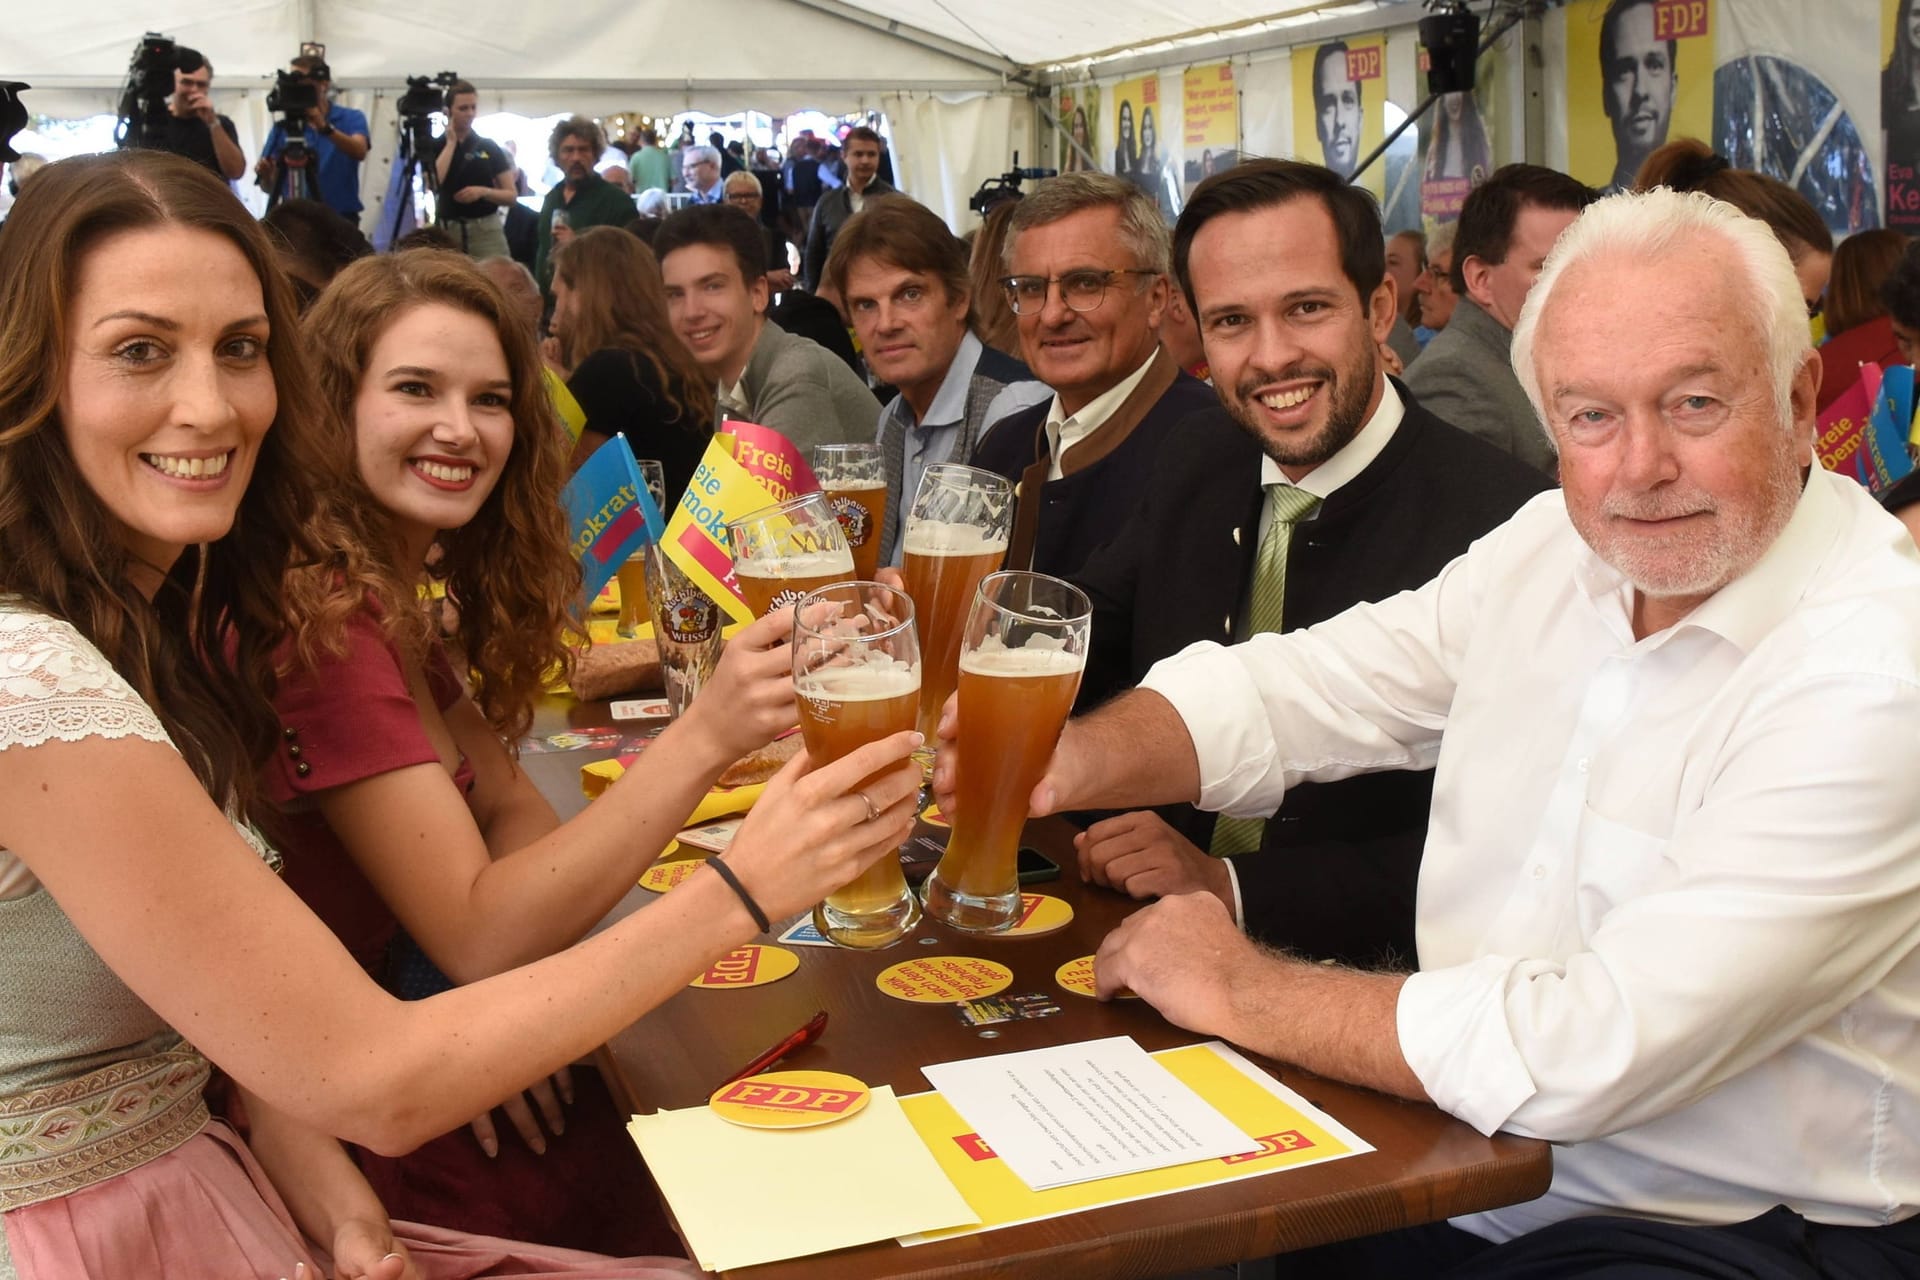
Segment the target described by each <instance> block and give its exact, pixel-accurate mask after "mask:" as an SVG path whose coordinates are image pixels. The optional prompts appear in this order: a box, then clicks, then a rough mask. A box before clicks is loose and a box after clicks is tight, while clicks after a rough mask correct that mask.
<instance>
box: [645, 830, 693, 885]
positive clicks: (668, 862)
mask: <svg viewBox="0 0 1920 1280" xmlns="http://www.w3.org/2000/svg"><path fill="white" fill-rule="evenodd" d="M682 852H684V848H683V846H682V845H681V843H680V842H679V841H678V840H673V841H669V842H668V844H667V849H666V852H665V853H662V854H661V855H660V857H659V858H658V859H657V860H655V862H654V864H653V865H652V866H650V867H648V868H647V869H646V870H645V871H643V872H641V873H640V887H641V888H642V889H645V890H647V891H648V892H649V893H665V892H666V891H667V890H669V889H671V888H673V887H674V886H675V885H677V884H679V883H680V882H681V881H683V880H685V879H686V878H687V877H688V876H690V875H692V874H693V873H694V872H696V871H698V870H699V869H700V864H701V863H703V862H705V861H706V860H707V854H706V851H705V850H701V851H700V852H699V853H697V854H696V855H695V856H693V857H691V858H683V857H678V856H676V855H678V854H680V853H682Z"/></svg>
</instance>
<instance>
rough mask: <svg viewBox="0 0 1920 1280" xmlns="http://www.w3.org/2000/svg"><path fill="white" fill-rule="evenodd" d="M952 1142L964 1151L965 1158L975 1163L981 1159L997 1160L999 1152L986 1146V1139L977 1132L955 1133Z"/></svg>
mask: <svg viewBox="0 0 1920 1280" xmlns="http://www.w3.org/2000/svg"><path fill="white" fill-rule="evenodd" d="M953 1143H954V1145H955V1146H957V1147H959V1148H960V1149H961V1150H962V1151H964V1152H966V1153H967V1159H969V1160H971V1161H973V1162H974V1163H975V1164H978V1163H980V1162H981V1161H982V1160H998V1159H999V1158H1000V1155H999V1153H998V1152H996V1151H995V1150H994V1149H993V1148H992V1147H990V1146H988V1145H987V1140H986V1139H985V1138H983V1137H981V1136H980V1135H979V1134H977V1133H962V1134H956V1135H955V1136H954V1139H953Z"/></svg>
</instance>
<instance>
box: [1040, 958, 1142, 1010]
mask: <svg viewBox="0 0 1920 1280" xmlns="http://www.w3.org/2000/svg"><path fill="white" fill-rule="evenodd" d="M1053 980H1054V981H1055V982H1057V983H1059V984H1060V989H1061V990H1062V991H1071V992H1073V994H1074V995H1077V996H1086V997H1087V998H1088V999H1096V998H1097V997H1096V996H1095V994H1094V992H1095V990H1096V988H1095V987H1094V985H1093V957H1092V956H1081V957H1080V958H1079V959H1078V960H1069V961H1067V962H1066V963H1065V964H1063V965H1061V966H1060V967H1059V968H1058V969H1055V970H1054V971H1053ZM1113 995H1114V999H1116V1000H1138V999H1139V998H1140V997H1139V996H1137V995H1135V994H1133V992H1131V991H1116V992H1114V993H1113Z"/></svg>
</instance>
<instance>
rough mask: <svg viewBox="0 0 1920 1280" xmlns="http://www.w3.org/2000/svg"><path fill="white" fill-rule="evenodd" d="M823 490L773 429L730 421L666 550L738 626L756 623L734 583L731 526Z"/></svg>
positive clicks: (678, 514) (683, 501)
mask: <svg viewBox="0 0 1920 1280" xmlns="http://www.w3.org/2000/svg"><path fill="white" fill-rule="evenodd" d="M819 487H820V482H819V481H818V480H816V479H815V478H814V475H813V468H812V467H810V466H808V465H807V460H806V459H805V458H804V457H802V456H801V454H800V450H799V448H798V447H797V446H796V445H795V444H794V443H793V441H791V440H789V439H787V438H786V437H785V436H783V435H781V434H780V433H779V432H778V431H775V430H774V429H773V428H772V427H763V426H760V425H759V424H757V423H752V422H732V421H730V422H728V423H726V430H725V431H724V432H721V433H717V434H715V436H714V437H713V441H712V442H711V443H710V444H708V445H707V452H706V456H705V457H703V458H701V459H700V467H699V469H698V470H696V471H695V472H694V473H693V481H692V483H690V484H689V485H687V491H686V493H684V494H683V495H681V498H680V505H679V506H678V507H676V508H674V511H673V515H672V518H671V519H669V520H668V521H667V534H666V540H665V542H664V543H663V544H662V550H664V551H665V552H666V555H667V558H668V559H669V560H671V561H673V562H674V564H676V565H678V566H679V568H680V572H682V573H684V574H686V575H687V577H688V578H689V579H690V580H692V581H693V583H694V584H695V585H697V586H698V587H699V588H700V589H701V590H702V591H705V592H706V593H707V594H708V595H709V596H711V597H712V598H713V599H714V600H715V601H717V602H718V603H719V605H720V607H721V608H722V609H724V610H726V612H727V614H728V616H729V617H731V618H732V619H733V620H734V621H735V622H751V621H753V610H751V609H749V608H748V607H747V602H746V601H745V600H744V599H742V598H741V596H740V585H739V584H738V583H737V582H735V581H734V580H733V547H732V546H731V545H730V544H729V542H728V540H727V522H728V521H729V520H738V519H739V518H740V517H741V516H744V515H749V514H751V513H752V512H755V511H758V510H759V509H760V508H761V507H768V506H772V505H773V504H774V503H776V502H785V501H786V500H787V499H788V498H792V497H797V496H799V495H800V494H803V493H812V492H814V491H815V490H817V489H819Z"/></svg>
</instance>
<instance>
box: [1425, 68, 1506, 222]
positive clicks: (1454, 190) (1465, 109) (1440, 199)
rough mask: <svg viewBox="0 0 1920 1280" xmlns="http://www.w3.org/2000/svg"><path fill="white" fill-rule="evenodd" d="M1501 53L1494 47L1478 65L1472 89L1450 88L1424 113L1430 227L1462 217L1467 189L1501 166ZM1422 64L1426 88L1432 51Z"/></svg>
mask: <svg viewBox="0 0 1920 1280" xmlns="http://www.w3.org/2000/svg"><path fill="white" fill-rule="evenodd" d="M1498 58H1499V55H1498V54H1497V53H1495V52H1494V51H1493V50H1491V49H1490V50H1488V51H1487V52H1486V53H1484V54H1482V55H1481V56H1480V60H1479V62H1478V63H1477V64H1476V65H1475V67H1474V76H1473V88H1472V90H1470V91H1469V90H1461V91H1459V92H1456V93H1444V94H1441V95H1440V100H1439V101H1438V102H1436V103H1434V104H1433V106H1432V107H1431V108H1430V109H1429V110H1428V111H1427V114H1426V115H1425V116H1424V117H1422V118H1421V121H1420V125H1421V128H1422V133H1421V137H1420V151H1421V155H1420V220H1421V222H1422V223H1423V224H1424V225H1425V226H1426V227H1427V229H1428V230H1431V229H1433V228H1434V227H1437V226H1439V225H1440V224H1441V223H1444V222H1452V221H1454V220H1455V219H1457V218H1458V217H1459V216H1460V206H1461V204H1463V203H1464V202H1465V201H1466V198H1467V193H1468V192H1469V191H1471V190H1473V189H1474V188H1475V187H1477V186H1479V185H1480V184H1481V183H1482V182H1484V181H1485V180H1486V177H1487V175H1488V174H1489V173H1492V172H1493V170H1494V168H1495V163H1494V157H1493V134H1492V129H1491V122H1492V121H1493V120H1494V118H1495V105H1494V101H1493V98H1494V95H1495V93H1496V92H1497V91H1498V87H1499V83H1500V77H1499V66H1498ZM1417 66H1418V69H1419V72H1420V83H1421V85H1422V86H1423V87H1424V85H1425V83H1426V74H1427V51H1426V50H1425V49H1422V50H1420V53H1419V57H1418V61H1417Z"/></svg>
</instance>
